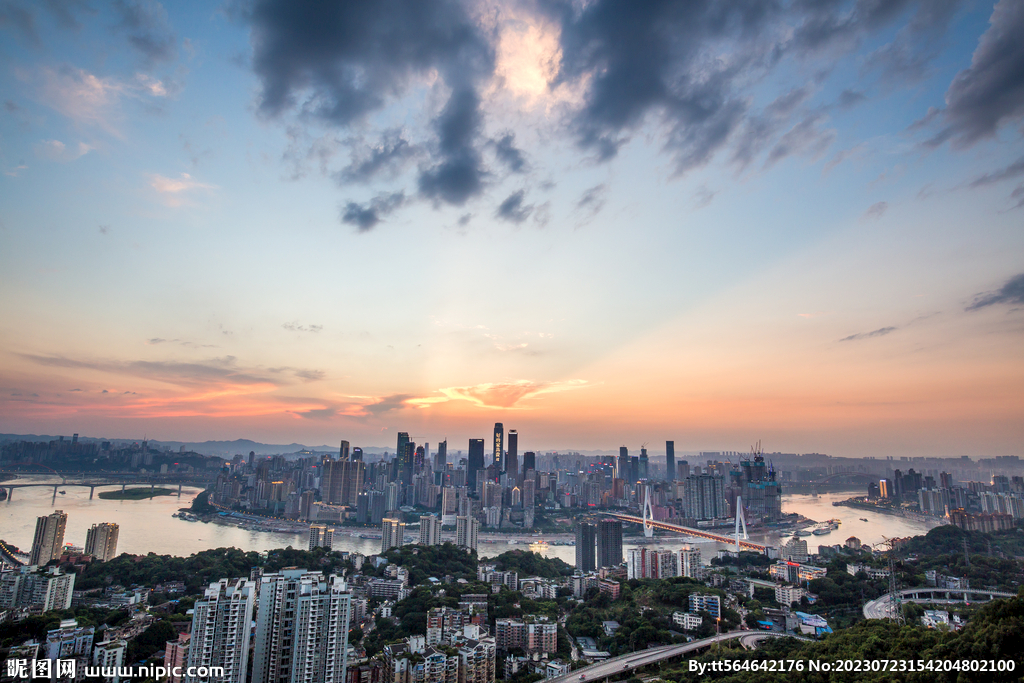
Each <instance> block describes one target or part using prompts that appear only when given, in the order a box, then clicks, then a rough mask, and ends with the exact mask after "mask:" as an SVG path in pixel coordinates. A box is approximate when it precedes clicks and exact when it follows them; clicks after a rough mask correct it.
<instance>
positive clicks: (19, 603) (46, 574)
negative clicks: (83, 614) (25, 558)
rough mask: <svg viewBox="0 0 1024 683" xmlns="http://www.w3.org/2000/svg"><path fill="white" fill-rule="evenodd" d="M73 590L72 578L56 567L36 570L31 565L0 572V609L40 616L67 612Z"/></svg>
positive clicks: (72, 575) (73, 577) (69, 607)
mask: <svg viewBox="0 0 1024 683" xmlns="http://www.w3.org/2000/svg"><path fill="white" fill-rule="evenodd" d="M74 589H75V575H74V574H65V573H63V572H62V571H60V569H58V568H57V567H47V568H46V569H38V568H37V567H36V566H35V565H25V566H23V567H18V568H17V569H13V570H10V571H5V572H0V608H2V609H7V608H24V609H34V610H38V611H40V612H49V611H51V610H55V609H71V597H72V593H73V592H74Z"/></svg>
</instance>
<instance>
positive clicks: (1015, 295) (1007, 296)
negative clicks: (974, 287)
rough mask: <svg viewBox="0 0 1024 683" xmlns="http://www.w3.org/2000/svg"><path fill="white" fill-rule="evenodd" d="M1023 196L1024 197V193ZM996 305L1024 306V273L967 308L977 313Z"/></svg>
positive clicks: (975, 299) (977, 299)
mask: <svg viewBox="0 0 1024 683" xmlns="http://www.w3.org/2000/svg"><path fill="white" fill-rule="evenodd" d="M1018 189H1021V188H1018ZM1021 194H1022V195H1024V191H1022V192H1021ZM996 304H1011V305H1019V304H1024V273H1021V274H1020V275H1015V276H1014V277H1012V278H1010V279H1009V280H1008V281H1007V282H1006V284H1005V285H1003V286H1002V287H1000V288H999V289H998V290H996V291H994V292H987V293H985V294H979V295H978V296H976V297H975V298H974V303H972V304H971V305H970V306H968V307H967V310H968V311H976V310H978V309H979V308H985V307H987V306H994V305H996Z"/></svg>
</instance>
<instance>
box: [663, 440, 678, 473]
mask: <svg viewBox="0 0 1024 683" xmlns="http://www.w3.org/2000/svg"><path fill="white" fill-rule="evenodd" d="M675 478H676V442H675V441H666V442H665V480H666V481H675Z"/></svg>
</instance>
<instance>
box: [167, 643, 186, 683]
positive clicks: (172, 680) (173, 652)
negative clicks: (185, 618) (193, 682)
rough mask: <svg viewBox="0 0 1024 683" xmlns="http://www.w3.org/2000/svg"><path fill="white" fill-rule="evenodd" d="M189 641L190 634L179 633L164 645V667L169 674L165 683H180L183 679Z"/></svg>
mask: <svg viewBox="0 0 1024 683" xmlns="http://www.w3.org/2000/svg"><path fill="white" fill-rule="evenodd" d="M191 639H192V634H191V633H179V634H178V637H177V638H175V639H174V640H168V641H167V642H166V643H165V644H164V666H165V667H166V668H167V669H168V670H169V671H170V672H171V673H170V674H168V676H167V683H181V682H182V681H183V680H184V679H185V667H186V666H188V650H189V644H190V641H191ZM175 671H177V672H178V673H175Z"/></svg>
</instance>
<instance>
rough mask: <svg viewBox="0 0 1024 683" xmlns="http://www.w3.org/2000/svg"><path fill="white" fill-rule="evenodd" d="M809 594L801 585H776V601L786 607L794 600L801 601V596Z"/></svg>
mask: <svg viewBox="0 0 1024 683" xmlns="http://www.w3.org/2000/svg"><path fill="white" fill-rule="evenodd" d="M806 594H807V591H805V590H804V589H803V588H801V587H800V586H784V585H778V586H775V602H777V603H779V604H780V605H784V606H786V607H788V606H790V605H791V604H793V603H794V602H800V598H802V597H804V596H805V595H806Z"/></svg>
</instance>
